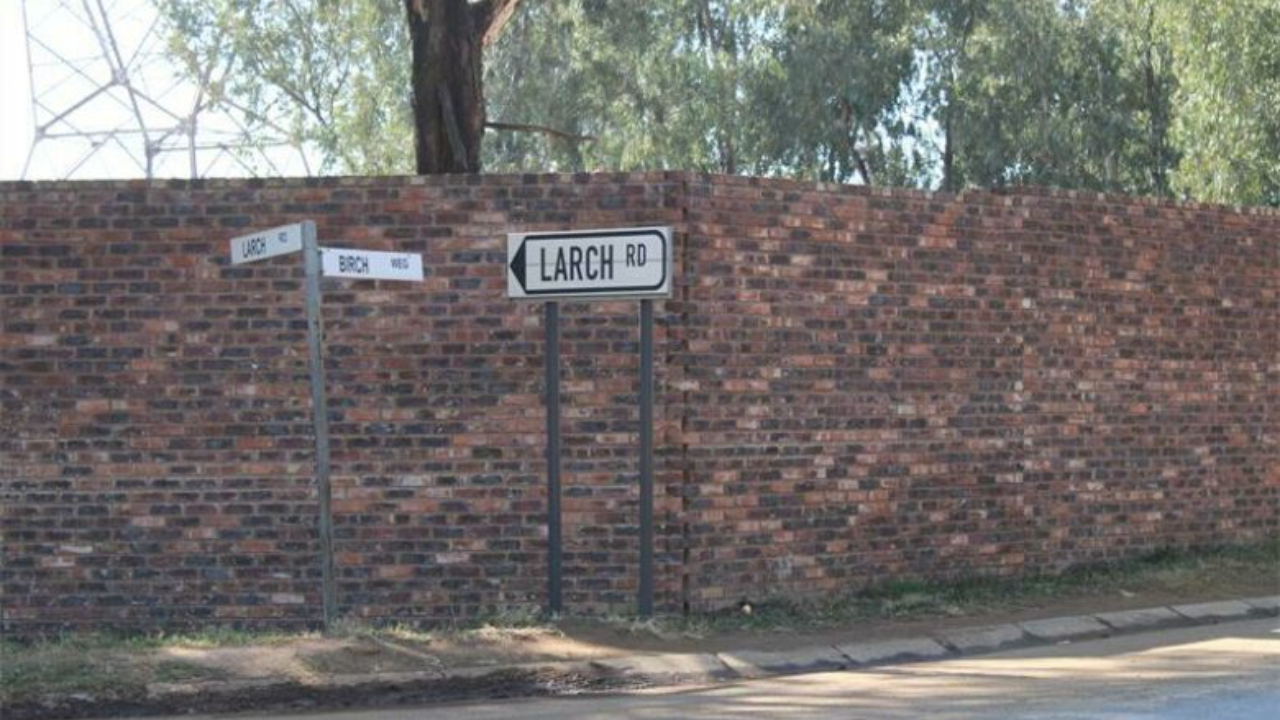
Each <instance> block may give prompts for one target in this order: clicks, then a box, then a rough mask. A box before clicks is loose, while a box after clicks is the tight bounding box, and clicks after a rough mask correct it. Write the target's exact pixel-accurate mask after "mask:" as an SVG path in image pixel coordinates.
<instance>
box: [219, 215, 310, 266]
mask: <svg viewBox="0 0 1280 720" xmlns="http://www.w3.org/2000/svg"><path fill="white" fill-rule="evenodd" d="M301 250H302V224H301V223H296V224H294V225H281V226H280V227H277V228H271V229H270V230H262V231H260V232H256V233H253V234H252V235H241V236H240V237H235V238H231V264H232V265H241V264H244V263H250V262H255V261H258V260H266V259H267V258H272V257H276V256H277V255H288V254H289V253H295V252H300V251H301Z"/></svg>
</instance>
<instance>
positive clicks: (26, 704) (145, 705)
mask: <svg viewBox="0 0 1280 720" xmlns="http://www.w3.org/2000/svg"><path fill="white" fill-rule="evenodd" d="M645 686H646V684H645V683H642V682H638V681H636V680H634V679H628V678H621V677H617V676H612V675H609V674H607V673H590V674H588V673H580V672H560V671H553V670H519V669H516V670H503V671H497V672H494V673H492V674H489V675H485V676H483V677H479V678H449V679H447V680H423V681H415V682H405V683H370V684H362V685H359V686H355V687H347V686H316V685H306V684H301V683H292V682H291V683H282V684H279V685H272V686H270V687H262V688H250V689H242V690H237V691H236V692H234V693H228V692H194V693H190V694H182V695H177V696H171V697H166V698H151V697H148V696H147V695H146V694H145V693H132V694H118V695H112V696H109V697H86V696H64V697H59V698H54V699H47V700H42V701H20V702H16V703H11V704H7V705H5V707H4V717H5V720H53V719H54V718H60V719H66V720H74V719H77V718H101V717H144V716H157V715H179V714H188V713H191V712H192V711H193V710H194V709H198V710H199V712H200V713H201V714H213V713H219V714H220V713H237V712H247V711H254V712H256V713H263V714H277V713H296V712H306V711H312V710H342V709H350V708H362V709H364V708H379V707H394V706H409V705H426V704H436V703H444V702H460V701H466V700H478V699H494V700H500V699H507V698H525V697H549V696H560V695H580V694H584V693H600V692H616V691H622V690H636V689H640V688H643V687H645Z"/></svg>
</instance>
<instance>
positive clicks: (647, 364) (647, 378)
mask: <svg viewBox="0 0 1280 720" xmlns="http://www.w3.org/2000/svg"><path fill="white" fill-rule="evenodd" d="M638 604H639V611H640V617H646V618H647V617H652V616H653V301H652V300H647V299H646V300H641V301H640V598H639V603H638Z"/></svg>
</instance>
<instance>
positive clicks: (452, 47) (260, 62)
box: [159, 0, 579, 173]
mask: <svg viewBox="0 0 1280 720" xmlns="http://www.w3.org/2000/svg"><path fill="white" fill-rule="evenodd" d="M159 1H160V8H161V10H162V13H163V15H164V17H165V18H166V19H167V20H168V21H169V24H170V27H171V30H172V32H171V49H172V52H173V54H174V55H175V57H177V58H178V59H179V60H180V61H181V62H182V63H183V65H184V66H185V67H186V68H187V71H188V72H189V73H191V74H192V75H195V76H199V77H203V76H204V74H205V72H206V68H208V67H210V66H211V65H225V66H227V73H226V74H227V76H228V77H231V78H232V80H231V82H229V83H228V84H227V85H225V86H223V87H220V88H216V93H217V97H216V98H215V102H218V103H222V104H223V105H225V106H229V107H231V108H234V109H238V110H240V111H241V112H243V113H244V114H245V115H246V116H248V117H249V119H250V120H252V121H254V122H256V123H261V122H264V121H268V120H269V121H271V122H273V123H274V124H276V125H277V126H279V127H283V128H286V129H287V130H288V132H289V134H290V135H291V137H293V139H294V140H296V141H301V142H307V143H311V144H314V145H315V146H316V147H318V148H319V149H320V150H321V153H322V155H323V156H324V158H325V165H324V167H323V168H322V170H333V169H341V170H345V171H348V172H361V173H370V172H372V173H385V172H403V171H405V170H408V169H410V167H411V166H410V165H409V164H408V163H407V162H406V158H407V157H408V156H407V155H406V154H405V153H404V152H403V150H402V148H404V147H407V146H408V144H409V142H412V145H413V147H414V148H415V152H414V154H413V156H412V157H413V158H414V160H415V162H414V164H413V166H412V167H415V168H416V170H417V172H419V173H440V172H478V171H479V169H480V158H481V145H482V142H483V134H484V131H485V129H486V128H492V129H498V130H511V131H532V132H540V133H550V134H559V135H564V136H565V137H571V138H574V139H579V138H576V136H573V135H572V134H565V133H557V131H556V130H554V129H553V128H548V127H542V126H537V125H532V124H527V123H511V122H491V121H489V120H488V118H487V116H486V112H485V97H484V89H483V88H484V84H483V52H484V48H485V47H487V46H490V45H492V44H493V42H494V41H495V40H496V39H497V37H499V35H500V34H501V32H502V29H503V27H504V26H505V25H506V23H507V22H508V20H509V19H510V18H511V17H512V15H513V14H515V12H516V9H517V7H518V6H519V4H520V0H479V1H478V2H469V1H468V0H404V2H403V6H402V7H400V8H399V10H398V11H397V10H396V8H395V5H394V4H393V3H390V2H387V1H386V0H345V1H344V0H159ZM406 59H407V62H406ZM406 89H407V90H409V92H406ZM275 118H281V119H280V120H276V119H275Z"/></svg>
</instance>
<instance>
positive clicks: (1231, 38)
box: [1165, 0, 1280, 205]
mask: <svg viewBox="0 0 1280 720" xmlns="http://www.w3.org/2000/svg"><path fill="white" fill-rule="evenodd" d="M1166 5H1167V14H1166V16H1165V26H1166V28H1167V30H1168V32H1169V34H1170V35H1171V36H1172V37H1173V38H1174V39H1175V42H1174V46H1175V53H1174V56H1175V64H1176V69H1177V74H1178V78H1179V82H1180V88H1179V91H1178V95H1177V101H1178V108H1179V112H1178V114H1177V117H1176V120H1175V123H1174V127H1175V137H1176V139H1177V141H1178V144H1179V145H1180V146H1182V148H1183V151H1184V157H1183V159H1182V162H1181V163H1180V164H1179V165H1178V169H1177V173H1176V175H1175V184H1176V185H1177V187H1178V188H1179V189H1181V190H1182V191H1184V192H1186V193H1188V194H1190V195H1192V196H1194V197H1197V198H1203V199H1205V200H1214V201H1220V202H1234V203H1249V204H1263V203H1265V204H1270V205H1280V0H1214V2H1203V1H1202V0H1168V2H1167V3H1166Z"/></svg>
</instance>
